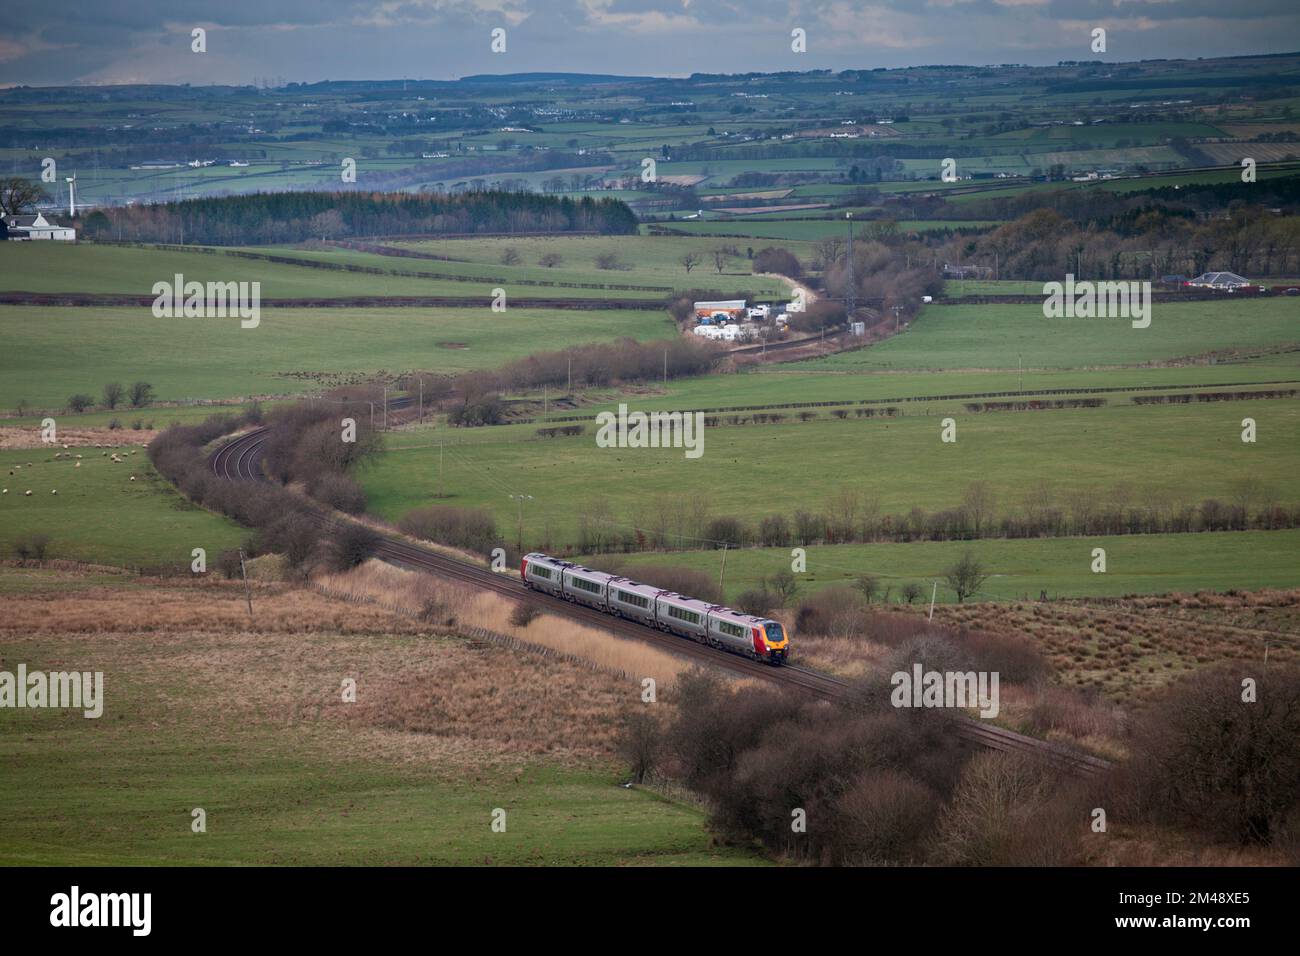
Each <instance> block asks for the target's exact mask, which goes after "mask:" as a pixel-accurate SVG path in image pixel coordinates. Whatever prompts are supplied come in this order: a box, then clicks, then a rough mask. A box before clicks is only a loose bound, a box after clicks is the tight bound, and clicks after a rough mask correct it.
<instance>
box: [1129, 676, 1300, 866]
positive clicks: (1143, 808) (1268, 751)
mask: <svg viewBox="0 0 1300 956" xmlns="http://www.w3.org/2000/svg"><path fill="white" fill-rule="evenodd" d="M1245 677H1250V678H1252V679H1253V680H1254V681H1255V694H1256V699H1255V700H1254V701H1253V702H1247V701H1244V700H1243V699H1242V698H1243V696H1244V693H1245V691H1244V689H1243V678H1245ZM1138 728H1139V729H1138V731H1137V733H1136V736H1135V740H1134V743H1133V746H1132V748H1131V752H1132V757H1131V758H1130V760H1129V762H1128V764H1127V765H1126V767H1125V768H1124V779H1125V791H1126V793H1127V795H1128V800H1129V802H1130V804H1131V805H1132V806H1133V807H1134V809H1135V811H1136V812H1137V813H1138V815H1139V816H1142V817H1144V818H1146V819H1150V820H1154V821H1156V822H1161V823H1177V824H1182V825H1185V826H1190V827H1193V828H1195V829H1198V830H1202V831H1205V832H1209V833H1212V834H1215V835H1217V836H1220V837H1224V838H1227V839H1231V840H1235V841H1238V842H1241V843H1270V842H1272V841H1273V840H1274V839H1275V838H1276V837H1277V836H1278V835H1279V834H1280V833H1282V832H1283V831H1284V830H1285V829H1286V823H1287V820H1288V819H1289V818H1290V819H1294V818H1295V815H1296V814H1297V813H1300V747H1297V746H1296V741H1297V740H1300V667H1297V666H1296V665H1292V664H1276V663H1275V664H1270V665H1269V668H1268V670H1264V669H1263V668H1262V667H1257V666H1253V665H1252V666H1247V665H1245V664H1236V665H1231V666H1227V665H1225V666H1222V667H1217V668H1213V669H1207V670H1202V671H1198V672H1196V673H1193V674H1191V675H1190V676H1188V677H1186V678H1184V679H1183V680H1181V681H1179V682H1178V683H1177V684H1175V685H1173V686H1171V687H1170V688H1169V689H1168V690H1167V691H1166V693H1165V695H1164V697H1163V699H1162V700H1161V701H1159V702H1158V703H1157V704H1156V705H1155V706H1154V707H1153V708H1152V710H1151V711H1150V713H1148V714H1146V715H1144V717H1143V719H1142V720H1141V721H1140V722H1139V723H1138Z"/></svg>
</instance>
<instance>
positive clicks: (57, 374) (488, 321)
mask: <svg viewBox="0 0 1300 956" xmlns="http://www.w3.org/2000/svg"><path fill="white" fill-rule="evenodd" d="M488 301H489V300H488V299H486V298H485V299H484V305H483V307H482V308H480V309H468V308H467V309H419V308H399V309H389V308H377V309H331V308H323V309H263V310H262V313H261V322H260V324H259V325H258V326H257V327H256V328H249V329H245V328H241V327H240V320H239V319H238V318H233V317H232V318H224V319H220V318H209V319H185V318H172V319H166V318H164V319H158V318H154V316H153V314H152V312H151V311H150V309H149V308H148V307H147V306H140V307H136V308H84V307H69V308H49V309H47V308H39V309H38V308H34V307H31V306H0V335H2V336H3V338H4V340H5V342H6V348H5V350H4V352H3V355H2V356H0V407H7V408H13V407H14V406H15V405H16V404H17V403H18V402H19V401H20V400H27V401H29V402H32V403H33V404H35V405H36V406H37V407H46V408H58V407H62V406H63V405H64V404H65V403H66V401H67V398H68V396H69V395H71V394H73V393H75V392H86V393H87V394H90V395H92V396H98V394H99V391H100V389H101V388H102V386H103V384H104V383H105V382H110V381H121V382H126V383H130V382H133V381H136V380H139V379H144V380H145V381H148V382H151V383H153V385H154V390H155V395H156V397H157V398H158V399H159V400H160V401H179V400H183V399H187V398H233V397H243V396H255V395H279V394H286V393H289V394H297V393H301V392H305V391H311V390H315V389H317V388H318V387H321V386H329V385H333V384H346V383H348V382H349V381H352V380H356V379H358V378H361V377H365V378H367V379H368V378H369V376H370V374H372V373H377V372H381V371H387V372H389V373H396V372H400V371H407V370H411V369H433V370H437V371H445V372H456V371H463V370H465V369H475V368H492V367H495V366H498V365H501V364H503V363H504V362H507V361H509V360H511V359H515V358H520V357H522V356H525V355H529V354H531V353H533V352H537V351H541V350H544V349H555V348H561V347H563V346H565V345H577V344H583V343H588V342H594V341H604V340H609V339H614V338H618V337H621V336H630V337H632V338H636V339H642V340H652V339H661V338H667V337H668V336H669V335H671V334H674V328H673V323H672V320H671V319H670V318H669V317H668V314H667V313H666V312H662V311H656V312H641V311H622V310H612V311H600V310H590V311H588V310H547V309H520V308H507V310H506V311H505V312H492V311H491V310H490V309H489V308H488ZM507 305H508V302H507Z"/></svg>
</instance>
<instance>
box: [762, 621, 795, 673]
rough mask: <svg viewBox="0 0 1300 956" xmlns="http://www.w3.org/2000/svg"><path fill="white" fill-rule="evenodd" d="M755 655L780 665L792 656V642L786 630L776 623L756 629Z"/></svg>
mask: <svg viewBox="0 0 1300 956" xmlns="http://www.w3.org/2000/svg"><path fill="white" fill-rule="evenodd" d="M754 653H755V654H757V655H758V656H759V657H761V658H763V659H764V660H768V661H771V662H772V663H774V664H779V663H781V662H782V661H784V660H785V659H786V658H787V657H789V655H790V640H789V638H787V637H786V634H785V628H784V627H782V626H781V625H780V624H777V623H776V622H775V621H772V622H769V623H768V624H766V625H765V626H764V627H756V628H754Z"/></svg>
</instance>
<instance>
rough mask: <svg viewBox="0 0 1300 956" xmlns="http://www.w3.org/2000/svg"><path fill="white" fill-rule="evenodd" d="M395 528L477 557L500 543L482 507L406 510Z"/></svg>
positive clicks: (491, 520)
mask: <svg viewBox="0 0 1300 956" xmlns="http://www.w3.org/2000/svg"><path fill="white" fill-rule="evenodd" d="M397 526H398V528H400V529H401V530H402V531H403V532H405V533H406V534H409V535H412V536H413V537H416V538H423V539H424V540H426V541H436V542H437V543H439V544H445V545H447V546H448V547H451V548H463V549H465V550H466V551H474V552H477V553H479V554H487V553H488V552H489V551H491V550H492V549H493V548H494V547H496V546H497V543H498V542H499V541H500V540H501V539H500V536H499V535H498V534H497V526H496V519H495V518H493V517H492V513H491V512H490V511H487V510H485V509H483V508H457V507H453V506H451V505H428V506H426V507H423V508H415V509H413V510H411V511H408V512H407V513H406V514H405V515H403V516H402V519H401V520H400V521H399V522H398V523H397Z"/></svg>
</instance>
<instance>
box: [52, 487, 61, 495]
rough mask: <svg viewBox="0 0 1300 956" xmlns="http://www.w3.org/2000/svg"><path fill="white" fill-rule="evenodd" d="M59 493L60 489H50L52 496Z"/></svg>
mask: <svg viewBox="0 0 1300 956" xmlns="http://www.w3.org/2000/svg"><path fill="white" fill-rule="evenodd" d="M58 493H59V489H58V488H51V489H50V494H52V495H57V494H58Z"/></svg>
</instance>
